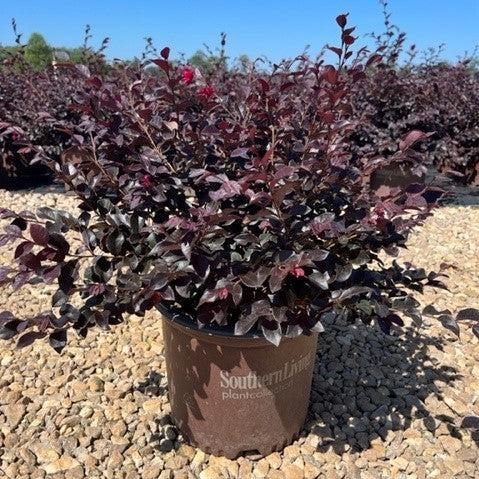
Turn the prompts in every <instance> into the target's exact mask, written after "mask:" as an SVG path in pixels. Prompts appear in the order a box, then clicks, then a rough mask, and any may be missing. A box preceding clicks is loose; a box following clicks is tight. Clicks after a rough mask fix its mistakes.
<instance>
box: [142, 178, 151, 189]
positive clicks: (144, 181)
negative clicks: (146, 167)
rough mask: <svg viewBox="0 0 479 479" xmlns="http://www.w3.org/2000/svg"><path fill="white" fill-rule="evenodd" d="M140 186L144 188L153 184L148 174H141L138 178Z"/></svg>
mask: <svg viewBox="0 0 479 479" xmlns="http://www.w3.org/2000/svg"><path fill="white" fill-rule="evenodd" d="M140 183H141V186H143V187H144V188H151V187H152V186H153V182H152V181H151V176H150V175H143V176H142V177H141V180H140Z"/></svg>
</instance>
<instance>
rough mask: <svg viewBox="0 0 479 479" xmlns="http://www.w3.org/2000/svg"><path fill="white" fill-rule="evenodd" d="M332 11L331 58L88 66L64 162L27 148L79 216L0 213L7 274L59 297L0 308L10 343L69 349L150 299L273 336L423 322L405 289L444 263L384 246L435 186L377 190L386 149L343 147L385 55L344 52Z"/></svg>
mask: <svg viewBox="0 0 479 479" xmlns="http://www.w3.org/2000/svg"><path fill="white" fill-rule="evenodd" d="M336 21H337V23H338V25H339V27H340V29H341V43H340V45H339V46H331V47H329V48H330V50H331V51H333V52H334V53H335V54H336V55H337V57H338V65H337V66H333V65H326V64H325V63H324V62H323V61H322V60H317V61H312V60H310V59H309V58H307V57H305V56H300V57H297V58H296V59H294V60H290V61H284V62H282V63H280V64H279V65H275V66H274V68H273V69H272V71H270V72H267V73H266V72H256V71H254V70H252V71H251V72H250V73H249V74H246V75H245V74H237V73H227V72H225V71H223V70H221V71H220V70H218V72H216V74H215V73H214V74H210V75H208V78H207V79H206V78H205V77H203V76H202V73H201V72H200V71H198V70H195V69H192V68H190V67H189V66H188V65H178V64H177V63H175V62H172V61H170V59H169V53H170V51H169V49H168V48H164V49H163V50H162V51H161V56H160V58H157V59H155V60H153V63H154V64H155V65H157V66H158V68H159V69H160V70H161V72H162V74H161V75H156V76H152V75H148V74H146V73H145V72H144V70H141V69H138V68H133V69H128V68H123V69H122V68H118V69H117V71H116V72H114V74H111V75H108V76H105V77H101V76H98V75H92V74H88V72H87V71H85V78H84V79H83V88H82V89H81V91H79V92H78V94H77V95H75V101H74V102H73V103H72V105H71V108H70V111H71V112H73V113H72V114H73V116H72V117H68V118H66V117H56V118H55V124H54V128H55V129H58V130H60V131H62V133H63V134H67V135H69V138H70V139H71V141H72V142H73V143H74V144H75V146H74V147H72V148H70V149H69V150H67V151H66V152H65V155H64V157H63V161H62V163H61V164H59V163H58V162H57V161H56V159H52V158H51V155H49V154H48V151H47V149H46V148H38V147H37V148H36V153H37V156H38V157H41V158H43V160H44V161H45V162H46V163H47V164H49V165H50V167H51V168H54V169H55V174H56V177H57V178H58V179H59V180H60V181H62V182H64V183H65V184H66V185H67V186H68V188H69V189H70V190H72V191H73V192H74V193H75V194H76V196H77V197H78V198H79V199H80V201H81V203H80V210H81V212H80V214H79V215H78V217H73V216H72V215H71V214H68V213H65V212H61V211H54V210H51V209H49V208H41V209H40V210H38V211H37V212H36V213H35V214H34V213H31V212H21V213H14V212H12V211H10V210H8V209H3V210H0V218H4V219H5V218H7V219H10V220H11V222H10V224H9V225H8V226H7V227H6V228H5V232H4V233H3V234H2V235H0V246H4V245H14V246H15V252H14V257H15V265H14V266H11V267H4V268H1V269H0V285H4V284H12V285H13V287H14V288H15V289H18V288H20V287H22V286H23V285H24V284H26V283H38V282H44V283H47V284H56V285H57V290H56V292H55V294H54V296H53V299H52V311H48V312H45V313H43V314H41V315H39V316H36V317H31V318H18V317H16V316H14V315H13V314H11V313H10V312H4V313H2V314H0V326H1V329H0V335H1V336H2V337H4V338H12V337H15V336H19V344H20V345H28V344H30V343H31V342H32V341H34V340H36V339H37V338H43V337H46V336H47V335H48V337H49V340H50V343H51V345H52V346H53V347H54V348H55V349H57V350H61V349H62V347H63V346H64V345H65V343H66V340H67V332H68V331H69V330H70V329H71V328H73V329H75V330H76V331H77V332H78V333H80V334H81V335H86V334H87V331H88V329H89V328H90V327H93V326H99V327H101V328H105V329H107V328H109V327H110V325H112V324H116V323H118V322H120V321H121V320H122V318H123V317H124V315H125V314H138V315H143V314H144V313H145V311H147V310H149V309H151V308H154V307H160V308H166V309H168V310H169V311H172V312H173V313H178V314H180V313H181V314H184V315H187V316H188V317H189V318H190V320H191V321H192V322H194V323H196V324H198V325H199V326H200V327H202V326H205V325H209V326H217V327H229V328H231V329H232V330H234V332H235V333H236V334H246V333H248V332H256V333H259V334H263V335H264V336H265V337H266V338H267V339H268V340H270V341H271V342H272V343H274V344H278V343H279V341H280V340H281V338H282V336H285V335H286V336H295V335H298V334H301V333H304V334H308V332H310V331H312V330H316V331H317V330H321V329H322V326H321V316H322V315H323V314H325V313H335V314H342V315H345V316H347V317H349V318H351V320H354V319H356V318H360V319H361V320H363V321H364V322H367V323H370V322H376V323H377V324H379V326H380V327H381V328H382V329H383V330H384V331H386V332H389V331H390V329H391V328H392V327H394V325H401V324H402V320H401V317H400V316H399V315H398V312H401V313H403V314H406V315H409V316H411V317H412V318H413V319H414V321H416V322H420V321H421V313H420V311H419V310H418V303H417V302H416V301H415V300H414V299H413V298H412V297H411V296H410V294H409V293H410V291H413V290H416V291H422V289H423V287H424V286H425V285H430V286H437V287H443V284H442V282H441V279H440V275H438V274H436V273H426V272H425V271H423V270H417V269H414V268H413V267H412V266H411V265H405V266H401V265H399V264H397V263H395V262H394V263H393V264H392V266H387V265H385V264H384V263H383V262H382V261H381V260H380V258H379V256H378V255H379V254H380V253H381V252H382V251H385V252H386V253H388V254H390V255H396V254H397V251H398V247H402V246H403V245H404V243H405V240H406V237H407V234H408V232H409V231H410V230H411V228H412V227H413V226H415V225H418V224H420V223H421V222H422V221H423V220H424V219H425V218H426V217H427V216H428V215H429V214H430V210H431V208H432V206H433V205H434V203H435V201H436V200H437V198H438V197H439V196H441V194H442V192H441V191H439V190H438V189H434V188H430V187H426V186H424V185H419V184H412V185H410V186H409V187H408V188H406V189H405V190H401V189H399V188H383V189H381V191H379V192H375V191H371V189H370V188H369V180H368V179H369V175H370V173H371V172H372V171H374V169H375V168H377V167H379V166H381V162H380V161H379V160H378V159H377V157H378V155H377V154H376V152H375V151H373V154H367V155H363V156H361V158H358V156H357V155H354V154H352V153H351V146H350V137H351V135H352V134H354V132H356V131H357V128H358V118H357V117H356V116H355V114H354V109H353V107H352V101H353V100H354V97H353V95H351V92H354V91H355V90H356V88H358V89H360V88H361V86H360V85H361V84H362V83H363V82H365V81H367V80H368V72H369V69H370V68H373V65H374V64H376V63H378V62H379V61H380V60H381V57H380V55H379V53H378V52H373V53H368V52H367V51H365V50H364V49H361V50H359V51H358V52H357V53H356V54H353V51H352V46H353V44H354V42H355V37H354V36H353V35H352V34H353V32H354V29H352V28H349V27H348V25H347V16H346V15H340V16H338V17H337V20H336ZM75 115H79V116H80V118H79V120H75ZM72 118H73V120H72ZM426 136H427V135H425V134H423V133H421V132H417V131H412V132H409V133H408V134H407V135H404V136H403V137H401V141H398V145H397V149H396V150H395V151H394V152H393V153H392V154H391V155H389V156H388V157H387V158H385V159H384V160H383V161H384V162H386V163H387V162H391V161H402V160H405V159H407V158H411V155H412V154H413V153H412V151H413V149H414V147H415V145H416V144H417V143H418V142H419V141H420V140H422V139H424V138H425V137H426ZM67 233H69V234H68V236H67ZM71 235H73V236H76V238H77V240H79V241H80V242H81V246H80V247H76V246H73V244H72V243H71V242H70V241H69V240H68V238H70V237H71ZM466 319H467V318H466ZM455 325H456V322H455V320H454V319H453V318H451V319H450V321H448V322H447V324H446V327H449V328H450V329H451V328H452V329H455Z"/></svg>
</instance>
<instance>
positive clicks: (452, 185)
mask: <svg viewBox="0 0 479 479" xmlns="http://www.w3.org/2000/svg"><path fill="white" fill-rule="evenodd" d="M426 183H428V184H429V183H431V184H432V185H434V186H439V187H440V188H443V189H444V190H446V191H447V192H448V193H449V194H448V195H447V196H446V197H445V198H443V199H442V200H440V202H439V206H479V186H473V185H465V184H463V183H460V182H459V181H455V180H453V179H451V178H448V177H447V176H445V175H441V174H440V173H438V172H437V170H433V169H432V170H431V171H429V172H428V173H427V175H426Z"/></svg>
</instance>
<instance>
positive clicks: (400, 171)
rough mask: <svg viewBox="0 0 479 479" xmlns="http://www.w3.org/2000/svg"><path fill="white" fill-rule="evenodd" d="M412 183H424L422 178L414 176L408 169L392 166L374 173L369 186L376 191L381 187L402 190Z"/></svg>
mask: <svg viewBox="0 0 479 479" xmlns="http://www.w3.org/2000/svg"><path fill="white" fill-rule="evenodd" d="M413 183H424V176H422V175H416V174H414V173H413V172H412V171H411V170H410V168H407V167H403V166H400V165H395V164H392V165H387V166H384V167H382V168H380V169H378V170H376V171H374V172H373V173H372V175H371V183H370V185H371V188H372V189H373V190H377V189H379V188H380V187H381V186H389V187H400V188H403V187H407V186H409V185H411V184H413Z"/></svg>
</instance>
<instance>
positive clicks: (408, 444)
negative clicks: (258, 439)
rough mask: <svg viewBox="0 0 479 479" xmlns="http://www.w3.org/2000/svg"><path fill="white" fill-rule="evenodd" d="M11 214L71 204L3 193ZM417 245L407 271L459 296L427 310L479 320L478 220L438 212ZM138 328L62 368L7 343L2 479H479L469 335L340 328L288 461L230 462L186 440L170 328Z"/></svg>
mask: <svg viewBox="0 0 479 479" xmlns="http://www.w3.org/2000/svg"><path fill="white" fill-rule="evenodd" d="M474 202H475V201H468V202H466V204H471V203H474ZM0 204H2V205H5V206H10V207H12V208H13V209H16V210H21V209H25V208H27V207H30V208H31V207H32V206H39V205H42V204H43V205H48V206H52V207H60V208H63V209H68V208H72V207H73V206H74V201H73V199H72V198H71V197H67V196H65V195H61V194H58V193H52V192H48V190H47V191H43V192H41V193H38V192H30V193H27V194H26V193H11V192H5V191H1V190H0ZM408 245H409V249H408V250H406V251H404V252H403V253H402V255H401V258H402V259H405V260H413V261H414V263H415V264H416V265H418V266H423V267H426V268H437V267H438V266H439V264H440V263H442V262H448V263H451V264H453V265H454V266H456V268H457V269H451V270H450V277H449V279H448V281H447V282H448V285H449V287H450V291H449V292H448V291H442V290H441V291H439V292H432V291H428V292H427V293H426V294H424V295H422V296H419V297H418V299H419V300H420V301H421V303H422V304H423V305H424V306H426V305H428V304H434V305H435V307H436V308H437V309H446V308H448V309H450V310H451V311H453V312H455V311H458V310H460V309H462V308H465V307H479V299H478V298H479V277H478V275H479V208H477V207H474V206H460V205H454V206H451V205H450V206H444V207H442V208H440V209H439V210H437V212H436V213H435V215H434V217H432V218H430V219H429V220H428V221H427V223H426V224H425V225H424V226H423V227H422V228H421V229H419V230H418V231H417V232H416V233H415V234H413V235H412V236H411V238H410V241H409V243H408ZM2 254H3V253H2ZM2 254H0V264H2V263H8V262H9V261H10V258H9V256H8V255H3V256H2ZM0 300H1V302H2V309H11V310H14V311H18V312H22V313H27V314H29V313H33V312H37V311H41V310H42V309H44V308H47V307H48V304H49V293H48V291H47V290H42V291H35V290H33V289H32V290H31V291H22V292H19V293H16V294H15V295H13V294H11V291H9V290H8V289H6V288H4V289H3V290H2V291H1V292H0ZM141 321H142V324H141V327H140V324H139V320H138V319H136V318H129V319H128V321H127V322H126V323H125V324H124V325H122V326H120V327H117V328H116V330H114V331H113V332H112V333H108V332H94V333H92V334H91V335H89V336H88V337H87V338H86V339H84V340H78V339H73V340H72V342H71V343H70V345H69V347H68V348H67V349H66V350H65V351H64V353H63V354H62V355H57V354H56V353H54V352H53V351H52V350H50V349H49V347H47V346H46V345H44V344H35V345H34V346H31V347H29V348H27V349H24V350H21V351H15V350H14V347H13V345H12V344H11V343H4V342H2V343H0V388H1V389H0V390H1V393H0V477H1V478H3V477H7V478H16V479H23V478H24V479H27V478H28V479H40V478H52V479H53V478H54V479H63V478H65V479H75V478H97V477H105V478H112V479H113V478H114V479H123V478H129V479H133V478H142V479H153V478H161V479H167V478H168V479H171V478H178V479H179V478H200V479H211V478H241V479H246V478H264V477H266V478H270V479H281V478H284V479H303V478H304V479H314V478H330V479H332V478H348V479H355V478H363V479H374V478H388V479H389V478H410V479H413V478H434V477H441V479H444V478H479V417H478V416H479V341H478V340H477V339H476V338H475V337H474V336H473V335H472V334H471V332H470V330H469V329H467V328H464V329H463V332H462V333H461V337H460V338H459V339H458V338H456V337H454V335H453V334H452V333H450V332H448V331H446V330H445V329H443V328H442V327H441V326H439V325H438V324H437V322H436V320H433V319H427V320H426V321H425V324H424V326H423V327H422V328H421V329H419V330H418V329H416V328H413V327H411V325H408V326H407V327H406V328H404V329H403V330H402V332H400V333H397V334H396V335H395V336H394V337H386V336H384V335H383V334H382V333H381V332H378V331H376V330H373V329H370V328H366V327H364V326H362V325H357V326H355V327H350V326H349V327H346V326H345V325H343V324H335V325H331V326H330V327H329V328H327V331H326V332H325V333H324V334H323V335H322V336H321V337H320V345H319V349H318V356H317V363H316V367H315V377H314V384H313V392H312V398H311V406H310V415H309V418H308V422H307V424H306V426H305V428H304V430H303V433H302V435H301V437H300V438H299V439H298V440H297V441H296V442H295V443H294V444H293V445H291V446H289V447H287V448H286V449H285V450H284V451H283V452H281V453H274V454H271V455H270V456H268V457H266V458H259V457H254V456H248V457H241V458H239V459H238V460H236V461H229V460H227V459H225V458H218V457H213V456H208V455H206V454H204V453H203V452H201V451H199V450H197V449H194V448H192V447H190V446H188V445H187V444H186V443H185V442H184V441H182V438H181V437H176V430H175V429H174V428H173V427H172V426H170V425H169V416H168V413H169V403H168V396H167V383H166V378H165V370H164V359H163V355H162V352H163V348H162V339H161V330H160V326H159V317H158V316H157V315H155V314H151V315H149V316H147V317H146V318H144V319H143V320H141ZM171 448H173V449H172V450H169V449H171Z"/></svg>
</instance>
